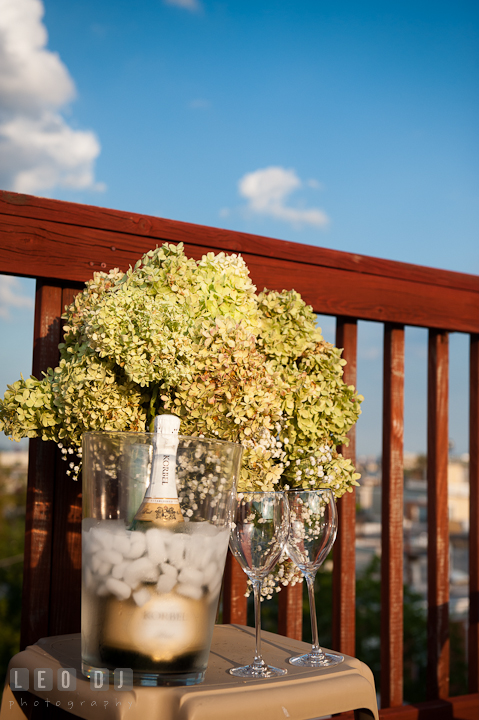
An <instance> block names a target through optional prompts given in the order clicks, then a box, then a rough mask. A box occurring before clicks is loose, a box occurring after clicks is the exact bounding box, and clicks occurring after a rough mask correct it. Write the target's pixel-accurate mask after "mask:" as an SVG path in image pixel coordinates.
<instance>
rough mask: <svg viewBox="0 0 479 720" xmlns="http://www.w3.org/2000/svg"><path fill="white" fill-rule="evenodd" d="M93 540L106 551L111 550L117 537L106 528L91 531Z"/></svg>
mask: <svg viewBox="0 0 479 720" xmlns="http://www.w3.org/2000/svg"><path fill="white" fill-rule="evenodd" d="M90 535H91V539H92V540H96V542H97V543H99V544H100V545H101V546H102V547H103V548H104V549H105V550H111V548H112V547H113V543H114V540H115V535H114V533H112V532H109V531H108V530H107V529H106V528H99V527H96V528H92V529H91V530H90Z"/></svg>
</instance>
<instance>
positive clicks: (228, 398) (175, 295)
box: [0, 243, 362, 594]
mask: <svg viewBox="0 0 479 720" xmlns="http://www.w3.org/2000/svg"><path fill="white" fill-rule="evenodd" d="M62 317H63V320H64V333H65V334H64V342H63V343H61V344H60V346H59V350H60V362H59V365H58V367H56V368H50V369H49V370H48V371H47V372H46V373H45V374H44V377H43V378H42V379H37V378H34V377H30V378H28V379H24V378H23V377H22V378H21V379H20V380H18V381H17V382H15V383H13V385H9V386H8V389H7V392H6V393H5V396H4V399H3V400H0V430H3V431H4V432H5V434H6V435H9V436H10V437H11V438H12V439H14V440H19V439H20V438H23V437H29V438H32V437H41V438H42V439H43V440H53V441H54V442H56V443H58V445H59V446H60V447H61V449H62V453H63V455H64V457H65V459H66V460H67V461H68V463H69V469H68V474H71V475H72V476H73V477H74V478H76V477H77V476H78V473H79V472H80V469H81V439H82V434H83V433H84V432H87V431H94V430H104V431H145V430H148V429H149V428H150V426H151V423H152V421H153V419H154V417H155V416H156V415H158V414H161V413H163V412H170V413H174V414H176V415H178V416H179V417H180V419H181V427H180V432H181V434H183V435H192V436H204V437H206V438H219V439H222V440H229V441H232V442H236V443H241V444H242V445H243V446H244V448H245V452H244V456H243V457H244V460H243V467H242V471H241V477H240V480H239V484H238V490H240V491H248V490H250V491H251V490H262V491H271V490H281V489H288V488H304V489H315V488H331V489H332V490H333V492H334V495H335V497H336V498H339V497H341V496H342V495H343V494H344V493H345V492H347V491H351V490H352V487H353V486H354V485H357V484H358V482H357V480H358V478H359V475H358V474H357V473H356V472H355V470H354V467H353V465H352V464H351V461H350V460H348V459H346V458H344V457H342V456H341V454H340V453H338V452H337V450H336V447H337V446H338V445H341V444H347V442H348V440H347V437H346V434H347V432H348V430H349V429H350V428H351V427H352V425H353V424H354V423H355V422H356V420H357V418H358V416H359V414H360V403H361V401H362V397H361V396H360V395H358V394H357V393H356V392H355V389H354V387H352V386H348V385H346V383H345V382H344V381H343V378H342V374H343V370H342V367H343V365H344V364H345V361H344V360H342V359H341V350H339V349H338V348H336V347H334V346H333V345H331V344H330V343H327V342H325V341H324V339H323V337H322V335H321V330H320V328H318V327H317V325H316V316H315V314H314V313H313V311H312V308H311V307H309V306H307V305H306V304H305V303H304V301H303V300H302V299H301V297H300V295H299V294H298V293H297V292H295V291H294V290H291V291H283V292H281V293H279V292H272V291H267V290H264V291H263V292H261V293H257V292H256V288H255V286H254V285H253V284H252V282H251V280H250V277H249V271H248V268H247V267H246V264H245V263H244V261H243V259H242V258H241V256H238V255H225V254H224V253H219V254H217V255H215V254H214V253H208V254H207V255H205V256H203V258H202V259H201V260H200V261H195V260H192V259H190V258H187V257H186V256H185V254H184V251H183V246H182V244H181V243H180V244H178V245H171V244H165V245H163V246H162V247H160V248H157V249H156V250H152V251H150V252H148V253H146V254H145V255H144V256H143V257H142V258H141V259H140V260H139V261H138V262H137V263H136V265H135V267H134V268H130V269H129V270H128V271H127V272H126V273H123V272H121V271H119V270H118V269H115V270H111V271H110V272H109V273H103V272H100V273H95V275H94V277H93V279H92V280H90V281H88V282H87V283H86V287H85V289H84V290H83V292H80V293H79V294H78V295H77V296H76V297H75V299H74V301H73V303H72V304H71V305H70V306H69V307H67V308H66V310H65V314H64V315H63V316H62ZM288 567H290V564H289V562H288V561H284V562H283V563H282V564H281V565H280V566H279V569H277V570H276V575H275V578H274V579H272V580H271V582H270V583H269V584H268V583H265V588H266V589H265V591H264V592H265V594H269V593H270V592H271V589H272V587H273V586H276V587H277V588H278V586H280V585H281V584H287V583H288V582H294V581H295V576H294V574H293V570H292V569H290V570H288Z"/></svg>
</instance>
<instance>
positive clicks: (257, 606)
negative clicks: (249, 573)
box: [252, 580, 264, 668]
mask: <svg viewBox="0 0 479 720" xmlns="http://www.w3.org/2000/svg"><path fill="white" fill-rule="evenodd" d="M252 583H253V593H254V627H255V631H256V646H255V650H254V662H253V667H255V668H260V667H263V665H264V660H263V656H262V655H261V585H262V582H261V580H252Z"/></svg>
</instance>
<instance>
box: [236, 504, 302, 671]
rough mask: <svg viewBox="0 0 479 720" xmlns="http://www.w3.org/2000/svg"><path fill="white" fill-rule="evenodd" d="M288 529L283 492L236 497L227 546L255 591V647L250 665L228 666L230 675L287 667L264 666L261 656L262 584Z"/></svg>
mask: <svg viewBox="0 0 479 720" xmlns="http://www.w3.org/2000/svg"><path fill="white" fill-rule="evenodd" d="M288 532H289V512H288V503H287V500H286V498H285V496H284V493H282V492H250V493H240V494H238V496H237V500H236V506H235V509H234V512H233V523H232V529H231V534H230V548H231V551H232V553H233V555H234V556H235V557H236V559H237V560H238V562H239V563H240V565H241V567H242V569H243V571H244V572H245V573H246V575H247V576H248V577H249V579H250V580H251V583H252V585H253V592H254V606H255V629H256V647H255V657H254V660H253V662H252V663H251V664H250V665H244V666H241V667H236V668H231V669H230V671H229V672H230V673H231V675H235V676H237V677H246V678H269V677H277V676H280V675H285V674H286V672H287V671H286V670H285V669H283V668H275V667H271V666H270V665H267V664H266V663H265V662H264V660H263V657H262V655H261V602H260V597H261V585H262V582H263V580H264V578H265V577H266V575H267V574H268V573H269V572H271V570H272V569H273V568H274V566H275V565H276V563H277V562H278V560H279V558H280V556H281V553H282V551H283V549H284V546H285V543H286V539H287V537H288Z"/></svg>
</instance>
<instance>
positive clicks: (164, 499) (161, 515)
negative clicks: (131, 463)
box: [132, 415, 183, 530]
mask: <svg viewBox="0 0 479 720" xmlns="http://www.w3.org/2000/svg"><path fill="white" fill-rule="evenodd" d="M179 428H180V418H179V417H177V416H176V415H157V416H156V417H155V422H154V433H155V434H154V438H153V459H152V463H151V476H150V484H149V486H148V489H147V491H146V493H145V497H144V499H143V502H142V503H141V505H140V507H139V509H138V512H137V513H136V515H135V518H134V520H133V524H132V529H133V530H136V529H139V528H141V527H142V526H143V527H144V524H145V523H153V524H154V525H160V526H165V525H174V524H176V523H179V522H183V513H182V512H181V508H180V504H179V502H178V491H177V487H176V453H177V450H178V431H179Z"/></svg>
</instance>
